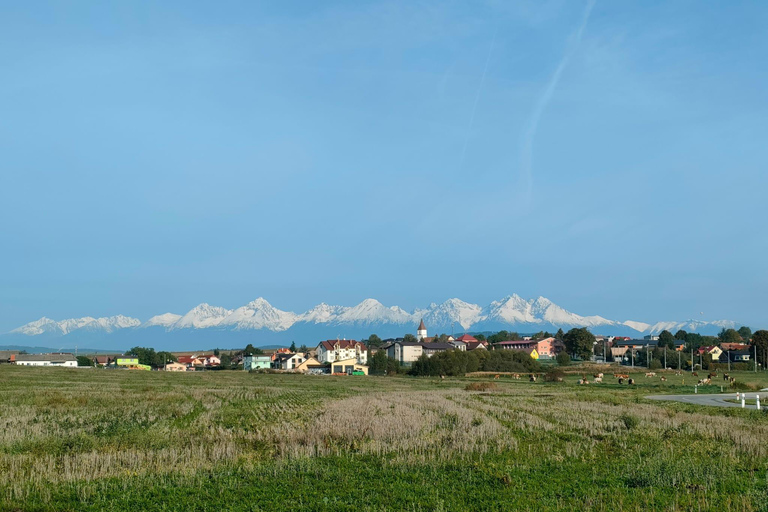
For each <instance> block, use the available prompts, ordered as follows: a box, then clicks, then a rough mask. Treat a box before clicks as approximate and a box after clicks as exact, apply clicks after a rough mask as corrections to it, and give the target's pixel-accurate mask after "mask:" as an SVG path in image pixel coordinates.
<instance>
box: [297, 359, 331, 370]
mask: <svg viewBox="0 0 768 512" xmlns="http://www.w3.org/2000/svg"><path fill="white" fill-rule="evenodd" d="M327 367H328V366H327V365H325V364H323V363H321V362H320V361H318V360H317V359H315V358H314V357H308V358H306V359H305V360H304V362H303V363H301V364H300V365H299V366H297V367H296V371H297V372H308V371H310V370H322V369H325V368H327Z"/></svg>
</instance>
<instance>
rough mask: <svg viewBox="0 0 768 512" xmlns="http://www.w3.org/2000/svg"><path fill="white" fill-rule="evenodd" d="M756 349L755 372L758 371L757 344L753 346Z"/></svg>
mask: <svg viewBox="0 0 768 512" xmlns="http://www.w3.org/2000/svg"><path fill="white" fill-rule="evenodd" d="M753 348H754V349H755V373H757V345H754V347H753Z"/></svg>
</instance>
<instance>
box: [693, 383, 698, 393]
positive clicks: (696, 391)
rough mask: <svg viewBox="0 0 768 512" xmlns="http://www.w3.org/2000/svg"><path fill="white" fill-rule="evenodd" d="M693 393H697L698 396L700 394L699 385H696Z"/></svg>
mask: <svg viewBox="0 0 768 512" xmlns="http://www.w3.org/2000/svg"><path fill="white" fill-rule="evenodd" d="M693 392H694V393H696V394H698V393H699V385H698V384H694V385H693Z"/></svg>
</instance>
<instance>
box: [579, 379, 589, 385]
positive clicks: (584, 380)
mask: <svg viewBox="0 0 768 512" xmlns="http://www.w3.org/2000/svg"><path fill="white" fill-rule="evenodd" d="M582 384H589V381H588V380H587V379H579V385H580V386H581V385H582Z"/></svg>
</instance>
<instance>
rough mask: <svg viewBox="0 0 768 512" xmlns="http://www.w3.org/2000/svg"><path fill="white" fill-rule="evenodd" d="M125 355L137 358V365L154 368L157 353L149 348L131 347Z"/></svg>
mask: <svg viewBox="0 0 768 512" xmlns="http://www.w3.org/2000/svg"><path fill="white" fill-rule="evenodd" d="M126 355H129V356H135V357H137V358H139V364H145V365H147V366H156V362H157V353H156V352H155V349H153V348H151V347H133V348H132V349H131V350H129V351H128V352H127V353H126Z"/></svg>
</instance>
